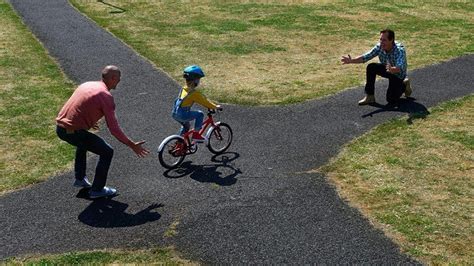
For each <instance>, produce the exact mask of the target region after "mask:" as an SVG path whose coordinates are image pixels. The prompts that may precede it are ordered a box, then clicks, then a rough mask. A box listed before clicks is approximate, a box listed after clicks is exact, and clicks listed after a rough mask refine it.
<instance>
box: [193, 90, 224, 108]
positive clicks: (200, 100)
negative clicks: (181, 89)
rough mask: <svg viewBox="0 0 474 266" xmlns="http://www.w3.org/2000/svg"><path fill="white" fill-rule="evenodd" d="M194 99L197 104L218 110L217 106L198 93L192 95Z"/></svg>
mask: <svg viewBox="0 0 474 266" xmlns="http://www.w3.org/2000/svg"><path fill="white" fill-rule="evenodd" d="M192 98H193V100H194V102H197V103H198V104H200V105H202V106H204V107H206V108H207V109H216V108H217V107H218V105H217V104H215V103H213V102H211V101H209V100H208V99H207V98H206V97H205V96H204V95H202V94H201V93H200V92H198V91H196V92H194V95H192Z"/></svg>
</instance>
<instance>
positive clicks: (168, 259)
mask: <svg viewBox="0 0 474 266" xmlns="http://www.w3.org/2000/svg"><path fill="white" fill-rule="evenodd" d="M174 253H175V252H174V251H173V250H172V249H171V248H163V249H150V250H111V251H108V250H103V251H89V252H71V253H66V254H61V255H43V256H39V257H31V258H10V259H8V260H6V261H4V263H5V264H7V265H44V266H47V265H117V264H120V265H123V264H133V265H136V264H142V265H191V264H192V263H190V262H189V261H185V260H182V259H178V258H176V257H175V255H174Z"/></svg>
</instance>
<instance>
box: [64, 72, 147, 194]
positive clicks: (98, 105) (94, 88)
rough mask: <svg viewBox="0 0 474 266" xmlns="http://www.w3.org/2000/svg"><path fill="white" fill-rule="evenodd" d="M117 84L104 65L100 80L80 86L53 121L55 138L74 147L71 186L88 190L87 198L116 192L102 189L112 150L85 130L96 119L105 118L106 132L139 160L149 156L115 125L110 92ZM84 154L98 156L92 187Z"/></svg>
mask: <svg viewBox="0 0 474 266" xmlns="http://www.w3.org/2000/svg"><path fill="white" fill-rule="evenodd" d="M119 82H120V70H119V68H118V67H116V66H106V67H105V68H104V69H103V70H102V80H101V81H90V82H86V83H83V84H81V85H80V86H79V87H78V88H77V89H76V90H75V91H74V93H73V94H72V96H71V98H69V100H68V101H67V102H66V104H64V106H63V108H62V109H61V111H60V112H59V114H58V117H57V118H56V123H57V127H56V133H57V134H58V137H59V138H60V139H62V140H64V141H66V142H67V143H69V144H71V145H74V146H76V159H75V163H74V172H75V177H76V180H75V182H74V186H76V187H84V188H91V189H90V191H89V196H90V197H91V198H99V197H106V196H112V195H114V194H116V193H117V190H116V189H114V188H111V187H106V186H105V183H106V181H107V174H108V171H109V167H110V163H111V162H112V157H113V154H114V150H113V148H112V147H111V146H110V145H109V144H108V143H107V142H105V141H104V140H103V139H102V138H101V137H99V136H97V135H95V134H93V133H91V132H89V131H88V130H89V129H91V128H94V127H96V125H97V122H98V121H99V119H101V118H102V117H105V121H106V123H107V127H108V128H109V130H110V133H111V134H112V135H113V136H114V137H115V138H117V139H118V140H119V141H120V142H122V143H124V144H125V145H127V146H129V147H130V148H131V149H132V150H133V151H134V152H135V153H136V154H137V155H138V156H139V157H145V156H146V155H148V154H149V151H148V150H147V149H145V148H143V147H142V144H143V143H145V141H139V142H134V141H132V140H130V139H129V138H128V137H127V136H126V135H125V134H124V133H123V131H122V129H121V128H120V126H119V124H118V122H117V118H116V116H115V103H114V98H113V96H112V94H111V93H110V90H113V89H115V87H116V86H117V84H118V83H119ZM87 151H90V152H93V153H95V154H97V155H99V156H100V157H99V162H98V163H97V167H96V172H95V177H94V182H93V184H92V185H91V183H90V182H89V180H88V178H87V176H86V162H87V157H86V154H87Z"/></svg>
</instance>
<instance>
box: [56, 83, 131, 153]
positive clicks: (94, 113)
mask: <svg viewBox="0 0 474 266" xmlns="http://www.w3.org/2000/svg"><path fill="white" fill-rule="evenodd" d="M103 116H105V121H106V123H107V127H108V128H109V130H110V133H111V134H112V135H113V136H114V137H116V138H117V139H118V140H119V141H121V142H123V143H125V144H128V143H129V142H130V140H129V138H128V137H127V136H126V135H125V134H124V133H123V131H122V129H121V128H120V126H119V124H118V122H117V118H116V116H115V102H114V97H113V96H112V94H111V93H110V91H109V90H108V89H107V86H106V85H105V83H104V82H102V81H90V82H86V83H83V84H81V85H80V86H79V87H77V89H76V90H75V91H74V93H73V94H72V95H71V98H69V100H68V101H67V102H66V103H65V104H64V106H63V108H62V109H61V111H60V112H59V114H58V117H56V123H57V124H58V125H59V126H60V127H63V128H66V129H71V130H79V129H85V130H89V129H90V128H91V127H92V126H94V125H95V123H97V121H99V119H101V118H102V117H103Z"/></svg>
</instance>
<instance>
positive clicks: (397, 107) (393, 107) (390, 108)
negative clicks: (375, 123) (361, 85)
mask: <svg viewBox="0 0 474 266" xmlns="http://www.w3.org/2000/svg"><path fill="white" fill-rule="evenodd" d="M370 105H371V106H374V107H378V108H379V109H377V110H375V111H372V112H370V113H367V114H365V115H362V117H363V118H365V117H369V116H370V117H372V116H373V115H375V114H378V113H382V112H401V113H407V114H408V119H407V123H408V124H412V123H413V120H415V119H419V118H421V119H423V118H425V117H427V116H428V115H429V114H430V112H429V111H428V109H427V108H426V107H425V106H424V105H422V104H420V103H418V102H416V99H414V98H402V99H400V101H398V103H397V104H387V105H382V104H379V103H374V104H370Z"/></svg>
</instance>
